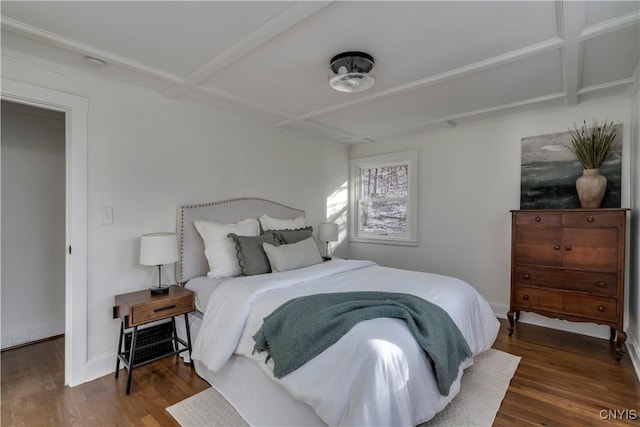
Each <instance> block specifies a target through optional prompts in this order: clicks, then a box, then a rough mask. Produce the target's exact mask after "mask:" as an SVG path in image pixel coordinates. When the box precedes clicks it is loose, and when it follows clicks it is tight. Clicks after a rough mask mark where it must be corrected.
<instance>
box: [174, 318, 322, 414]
mask: <svg viewBox="0 0 640 427" xmlns="http://www.w3.org/2000/svg"><path fill="white" fill-rule="evenodd" d="M201 324H202V313H199V312H194V313H192V314H190V315H189V325H190V326H191V340H192V342H195V340H196V337H197V336H198V332H199V331H200V326H201ZM176 327H177V329H178V335H179V336H180V337H185V336H186V334H185V324H184V318H183V317H182V316H180V317H176ZM182 357H183V359H184V360H185V362H188V361H189V357H188V354H187V353H186V352H185V353H183V354H182ZM194 366H195V369H196V372H197V373H198V375H200V376H201V377H202V378H203V379H204V380H206V381H207V382H208V383H209V384H211V386H212V387H213V388H215V389H216V390H217V391H218V392H219V393H220V394H221V395H222V396H224V398H225V399H227V401H228V402H229V403H231V405H232V406H233V407H234V408H235V409H236V411H238V413H239V414H240V415H241V416H242V418H244V419H245V421H246V422H247V423H248V424H249V425H252V426H326V423H325V422H324V421H322V420H321V419H320V418H319V417H318V416H317V415H316V414H315V412H314V411H313V409H311V407H310V406H309V405H307V404H305V403H303V402H301V401H299V400H296V399H294V398H293V397H291V395H290V394H289V393H288V392H287V391H286V390H285V389H284V388H282V387H281V386H280V385H279V384H277V383H276V382H274V381H273V380H271V379H270V378H269V377H267V375H265V373H264V372H263V371H262V369H260V367H259V366H258V365H257V364H256V363H255V362H254V361H252V360H249V359H247V358H246V357H244V356H240V355H237V354H236V355H233V356H232V357H231V359H229V361H228V362H227V363H226V364H225V366H224V367H223V368H222V369H221V370H220V371H218V372H213V371H210V370H208V369H206V367H205V366H204V365H203V364H202V363H200V362H199V361H195V363H194Z"/></svg>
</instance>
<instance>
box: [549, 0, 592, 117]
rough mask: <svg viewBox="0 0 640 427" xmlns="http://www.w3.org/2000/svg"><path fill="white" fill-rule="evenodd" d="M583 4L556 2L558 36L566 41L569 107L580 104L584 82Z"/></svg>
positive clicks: (564, 75) (565, 78)
mask: <svg viewBox="0 0 640 427" xmlns="http://www.w3.org/2000/svg"><path fill="white" fill-rule="evenodd" d="M585 13H586V11H585V8H584V3H583V2H577V1H558V2H556V20H557V24H558V35H559V36H560V37H561V38H562V39H564V40H565V43H564V46H563V48H562V71H563V73H562V80H563V85H564V90H565V92H566V94H567V99H566V104H567V107H573V106H575V105H577V104H578V90H579V89H580V84H581V81H582V44H581V43H580V40H579V37H580V35H581V33H582V28H583V27H584V22H585V18H586V17H585Z"/></svg>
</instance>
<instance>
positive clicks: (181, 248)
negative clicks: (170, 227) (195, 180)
mask: <svg viewBox="0 0 640 427" xmlns="http://www.w3.org/2000/svg"><path fill="white" fill-rule="evenodd" d="M247 200H255V201H260V202H266V203H271V204H274V205H278V206H282V207H284V208H287V209H293V210H299V209H297V208H292V207H290V206H287V205H284V204H282V203H278V202H273V201H271V200H267V199H263V198H260V197H237V198H234V199H227V200H221V201H218V202H209V203H199V204H193V205H184V206H181V207H180V215H179V218H180V224H179V227H178V229H179V233H180V239H179V242H178V252H179V255H180V259H179V260H178V271H179V273H178V274H177V276H178V277H177V282H178V284H180V285H183V286H184V284H185V283H186V280H185V279H184V276H183V274H182V272H183V259H184V231H185V229H184V227H185V223H184V216H185V211H186V210H188V209H195V208H204V207H207V206H216V205H223V204H226V203H234V202H241V201H247ZM301 212H302V213H304V211H301Z"/></svg>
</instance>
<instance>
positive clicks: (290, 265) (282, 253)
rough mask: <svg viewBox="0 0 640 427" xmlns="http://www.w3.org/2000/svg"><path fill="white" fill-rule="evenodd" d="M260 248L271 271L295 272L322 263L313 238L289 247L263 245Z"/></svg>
mask: <svg viewBox="0 0 640 427" xmlns="http://www.w3.org/2000/svg"><path fill="white" fill-rule="evenodd" d="M262 247H263V248H264V251H265V253H266V254H267V258H269V264H271V270H273V271H288V270H295V269H297V268H302V267H308V266H310V265H314V264H320V263H321V262H322V257H321V256H320V251H319V250H318V245H317V244H316V241H315V239H314V238H313V237H309V238H307V239H304V240H300V241H299V242H298V243H292V244H290V245H280V246H274V245H271V244H269V243H263V244H262Z"/></svg>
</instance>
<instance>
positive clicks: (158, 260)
mask: <svg viewBox="0 0 640 427" xmlns="http://www.w3.org/2000/svg"><path fill="white" fill-rule="evenodd" d="M177 260H178V241H177V239H176V233H149V234H143V235H142V237H141V238H140V264H142V265H157V266H158V286H152V287H151V288H150V290H151V293H152V294H166V293H167V292H169V287H168V286H162V265H164V264H171V263H174V262H176V261H177Z"/></svg>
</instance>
